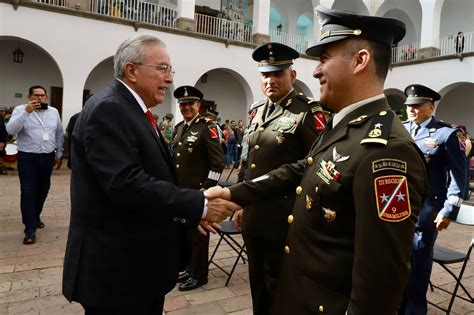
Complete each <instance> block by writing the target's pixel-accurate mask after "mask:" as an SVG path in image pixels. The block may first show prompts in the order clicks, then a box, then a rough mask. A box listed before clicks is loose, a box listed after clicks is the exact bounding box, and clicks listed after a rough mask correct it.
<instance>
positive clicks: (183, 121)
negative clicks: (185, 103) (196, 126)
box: [174, 120, 184, 128]
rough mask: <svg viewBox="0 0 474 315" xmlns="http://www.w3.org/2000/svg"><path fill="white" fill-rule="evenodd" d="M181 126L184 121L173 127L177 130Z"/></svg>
mask: <svg viewBox="0 0 474 315" xmlns="http://www.w3.org/2000/svg"><path fill="white" fill-rule="evenodd" d="M182 124H184V120H181V121H180V122H179V123H177V124H176V126H174V127H175V128H178V127H179V126H181V125H182Z"/></svg>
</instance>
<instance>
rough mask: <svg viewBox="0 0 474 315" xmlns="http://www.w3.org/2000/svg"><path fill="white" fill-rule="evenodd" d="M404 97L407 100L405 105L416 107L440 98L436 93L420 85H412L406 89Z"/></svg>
mask: <svg viewBox="0 0 474 315" xmlns="http://www.w3.org/2000/svg"><path fill="white" fill-rule="evenodd" d="M405 95H406V97H407V100H406V101H405V105H416V104H423V103H427V102H435V101H438V100H439V99H440V98H441V95H439V94H438V93H437V92H436V91H433V90H432V89H430V88H429V87H426V86H424V85H421V84H412V85H409V86H407V87H406V89H405Z"/></svg>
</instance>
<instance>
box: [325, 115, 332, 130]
mask: <svg viewBox="0 0 474 315" xmlns="http://www.w3.org/2000/svg"><path fill="white" fill-rule="evenodd" d="M333 118H334V116H331V118H329V120H328V121H327V123H326V129H325V130H324V132H329V131H331V130H332V119H333Z"/></svg>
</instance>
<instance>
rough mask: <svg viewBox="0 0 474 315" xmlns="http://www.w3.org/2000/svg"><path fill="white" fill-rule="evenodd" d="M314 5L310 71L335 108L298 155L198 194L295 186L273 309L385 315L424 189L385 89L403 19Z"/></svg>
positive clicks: (405, 271)
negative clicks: (316, 24)
mask: <svg viewBox="0 0 474 315" xmlns="http://www.w3.org/2000/svg"><path fill="white" fill-rule="evenodd" d="M316 11H317V12H318V13H319V16H320V19H321V24H322V31H321V39H320V41H319V42H318V43H317V44H316V45H315V46H313V47H310V48H309V49H308V50H307V51H306V53H307V54H308V55H311V56H315V57H319V59H320V63H319V64H318V65H317V67H316V69H315V70H314V73H313V75H314V77H315V78H317V79H318V80H319V83H320V85H321V87H320V91H321V103H322V104H323V105H324V106H326V107H328V108H329V109H330V110H332V111H334V112H335V115H334V116H333V119H332V121H330V123H328V126H327V129H326V131H325V132H324V133H323V135H322V136H321V137H320V138H319V139H318V140H317V142H316V143H315V144H314V145H313V147H312V149H311V151H310V152H309V154H308V155H307V157H306V158H305V159H303V160H300V161H299V162H297V163H293V164H287V165H284V166H282V167H280V168H279V169H277V170H274V171H272V172H270V173H268V174H265V175H262V176H260V177H258V178H255V179H253V180H252V181H249V182H245V183H240V184H237V185H236V186H232V187H231V188H230V190H228V189H225V188H215V189H213V190H211V191H208V192H207V193H206V194H209V195H211V196H210V198H212V197H217V196H221V197H224V198H227V199H229V198H230V199H232V200H233V201H235V202H236V203H238V204H240V205H241V206H246V205H248V204H251V203H255V202H259V201H260V200H261V199H263V198H264V199H270V198H275V196H282V195H287V194H288V193H289V192H290V191H293V192H294V193H296V201H295V204H294V207H293V212H292V214H291V215H289V216H288V217H287V219H286V220H287V224H288V225H289V230H288V238H287V241H286V245H285V246H284V248H282V250H284V252H285V254H286V255H285V259H284V263H283V268H282V271H281V277H280V283H279V286H278V289H277V294H276V297H275V301H274V304H273V310H272V312H273V314H285V315H287V314H298V315H301V314H330V315H344V314H349V315H393V314H395V313H396V312H397V310H398V307H399V305H400V302H401V300H402V295H403V290H404V288H405V285H406V283H407V280H408V277H409V273H410V256H411V240H412V236H413V232H414V229H415V223H416V220H417V218H416V217H417V215H418V212H419V210H420V208H421V206H422V202H423V199H424V197H425V194H426V191H427V187H428V173H427V169H426V165H425V162H424V159H423V156H422V155H421V153H420V152H419V151H418V149H417V146H416V144H415V143H414V142H413V140H412V139H411V138H410V135H409V134H408V133H407V132H406V130H405V128H404V127H403V125H402V123H401V121H400V120H399V119H398V117H396V116H395V115H394V114H393V112H392V111H391V110H390V106H389V104H388V102H387V98H386V97H385V96H384V94H383V91H384V81H385V77H386V75H387V72H388V67H389V63H390V57H391V56H390V53H391V46H392V44H394V43H397V42H398V41H400V40H401V39H402V38H403V36H404V34H405V25H404V24H403V23H402V22H400V21H398V20H394V19H388V18H380V17H372V16H360V15H355V14H350V13H345V12H340V11H333V10H330V9H327V8H324V7H322V6H318V7H317V8H316ZM260 210H262V209H260ZM271 211H272V209H267V210H266V212H267V213H270V212H271ZM269 307H271V306H269Z"/></svg>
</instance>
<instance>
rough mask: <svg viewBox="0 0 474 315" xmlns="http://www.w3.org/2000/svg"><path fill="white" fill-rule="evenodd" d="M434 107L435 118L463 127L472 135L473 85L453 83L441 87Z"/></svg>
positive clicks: (473, 126)
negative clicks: (439, 95) (438, 99)
mask: <svg viewBox="0 0 474 315" xmlns="http://www.w3.org/2000/svg"><path fill="white" fill-rule="evenodd" d="M439 94H441V100H440V101H439V102H438V104H437V106H436V117H437V118H438V119H441V120H444V121H446V122H449V123H452V124H457V125H464V126H466V128H467V130H468V131H469V133H470V134H474V120H473V119H472V117H474V83H472V82H455V83H452V84H449V85H447V86H445V87H443V88H442V89H441V90H440V91H439Z"/></svg>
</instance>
